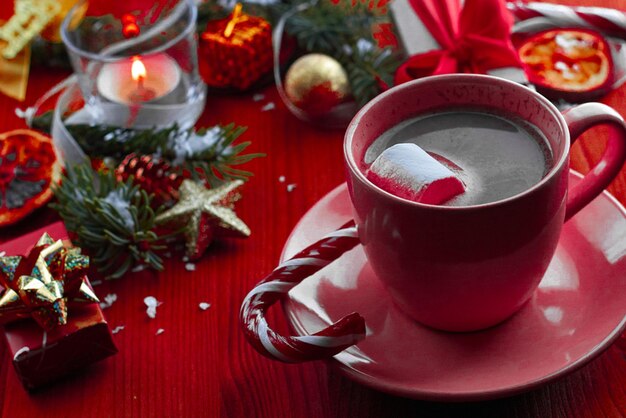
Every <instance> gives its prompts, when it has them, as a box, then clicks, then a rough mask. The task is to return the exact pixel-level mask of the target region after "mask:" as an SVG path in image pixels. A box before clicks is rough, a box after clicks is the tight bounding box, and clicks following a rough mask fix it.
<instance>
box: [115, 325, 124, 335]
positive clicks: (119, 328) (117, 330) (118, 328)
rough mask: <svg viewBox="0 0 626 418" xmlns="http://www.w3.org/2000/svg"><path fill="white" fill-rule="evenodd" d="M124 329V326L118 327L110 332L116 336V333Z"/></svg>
mask: <svg viewBox="0 0 626 418" xmlns="http://www.w3.org/2000/svg"><path fill="white" fill-rule="evenodd" d="M124 328H126V326H124V325H118V326H116V327H115V328H113V330H112V331H111V334H117V333H118V332H120V331H121V330H123V329H124Z"/></svg>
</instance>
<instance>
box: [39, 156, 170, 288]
mask: <svg viewBox="0 0 626 418" xmlns="http://www.w3.org/2000/svg"><path fill="white" fill-rule="evenodd" d="M54 193H55V195H56V197H57V202H55V203H53V204H51V207H52V208H53V209H55V210H56V211H57V212H58V213H59V215H60V216H61V218H63V221H64V223H65V227H66V228H67V230H68V231H69V232H70V233H73V234H74V236H75V240H76V241H77V244H78V245H79V246H80V247H82V248H84V249H85V250H87V252H88V253H89V255H90V257H91V258H92V260H93V261H94V263H95V265H96V266H97V267H98V269H99V270H100V271H102V272H103V273H104V274H106V275H107V276H108V277H110V278H119V277H121V276H122V275H124V273H126V272H127V271H128V270H129V269H130V268H132V267H133V266H135V265H147V266H149V267H151V268H154V269H156V270H162V269H163V262H162V260H161V257H160V256H159V255H158V252H159V251H161V250H163V249H164V248H165V245H164V243H165V240H166V238H167V237H164V236H159V235H158V234H157V233H156V232H155V227H156V224H155V217H156V215H157V214H158V213H159V212H160V209H158V210H157V211H154V210H153V209H152V207H151V205H150V203H151V200H152V197H153V196H151V195H149V194H148V193H146V191H145V190H142V189H140V187H139V186H137V185H134V184H133V182H132V178H129V179H128V180H127V181H125V182H119V181H118V180H117V178H116V176H115V174H114V173H113V172H107V173H105V172H96V171H94V170H93V169H92V168H91V167H90V166H88V165H78V166H76V167H74V168H70V169H68V171H67V173H66V174H65V175H64V177H63V178H62V181H61V183H60V185H58V186H55V189H54Z"/></svg>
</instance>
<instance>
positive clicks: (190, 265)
mask: <svg viewBox="0 0 626 418" xmlns="http://www.w3.org/2000/svg"><path fill="white" fill-rule="evenodd" d="M185 270H187V271H196V265H195V264H194V263H186V264H185Z"/></svg>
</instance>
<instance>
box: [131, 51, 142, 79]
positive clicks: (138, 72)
mask: <svg viewBox="0 0 626 418" xmlns="http://www.w3.org/2000/svg"><path fill="white" fill-rule="evenodd" d="M130 73H131V75H132V77H133V80H135V81H139V80H143V79H145V78H146V66H145V65H143V62H141V59H140V58H139V57H134V58H133V64H132V66H131V67H130Z"/></svg>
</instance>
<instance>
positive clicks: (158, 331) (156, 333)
mask: <svg viewBox="0 0 626 418" xmlns="http://www.w3.org/2000/svg"><path fill="white" fill-rule="evenodd" d="M164 332H165V330H164V329H163V328H159V329H157V332H155V333H154V335H161V334H163V333H164Z"/></svg>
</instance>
